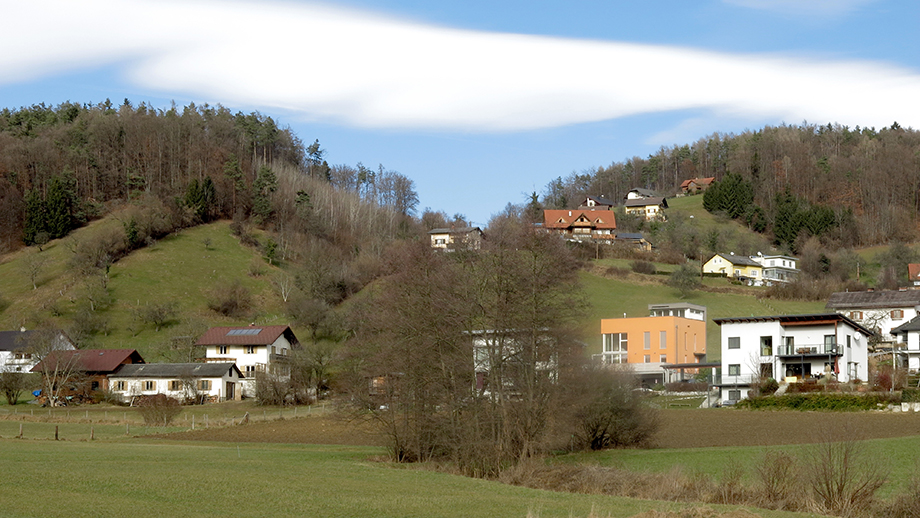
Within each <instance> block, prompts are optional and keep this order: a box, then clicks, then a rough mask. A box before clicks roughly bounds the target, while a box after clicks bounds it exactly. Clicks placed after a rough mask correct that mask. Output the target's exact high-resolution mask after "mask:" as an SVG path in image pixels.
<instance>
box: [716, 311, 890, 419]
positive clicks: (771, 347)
mask: <svg viewBox="0 0 920 518" xmlns="http://www.w3.org/2000/svg"><path fill="white" fill-rule="evenodd" d="M713 321H714V322H715V323H716V324H718V325H719V326H721V329H720V331H721V349H722V376H721V379H720V380H719V381H718V382H717V383H716V385H717V386H718V387H719V388H720V389H721V393H722V399H723V400H726V401H738V400H740V399H743V398H746V397H747V396H748V392H749V391H750V389H751V386H752V385H753V384H756V383H757V382H758V381H760V380H764V379H768V378H773V379H776V380H777V381H779V382H780V383H798V382H803V381H806V380H812V379H818V378H822V377H827V378H832V379H836V380H837V381H841V382H848V381H854V380H866V379H868V376H869V370H868V363H869V359H868V358H869V356H868V350H869V349H868V342H869V337H870V336H872V331H871V330H869V329H867V328H865V327H863V326H862V325H860V324H859V323H857V322H855V321H853V320H851V319H850V318H848V317H846V316H844V315H841V314H839V313H825V314H814V315H780V316H767V317H737V318H716V319H713Z"/></svg>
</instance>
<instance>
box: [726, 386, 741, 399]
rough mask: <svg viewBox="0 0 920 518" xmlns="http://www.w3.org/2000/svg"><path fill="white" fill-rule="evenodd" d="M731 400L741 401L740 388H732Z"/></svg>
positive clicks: (729, 393) (729, 397)
mask: <svg viewBox="0 0 920 518" xmlns="http://www.w3.org/2000/svg"><path fill="white" fill-rule="evenodd" d="M728 399H729V401H740V400H741V391H740V390H738V389H732V390H729V391H728Z"/></svg>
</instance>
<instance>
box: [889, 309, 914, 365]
mask: <svg viewBox="0 0 920 518" xmlns="http://www.w3.org/2000/svg"><path fill="white" fill-rule="evenodd" d="M891 334H892V336H894V337H895V338H896V339H897V342H896V343H895V344H894V345H895V347H892V351H896V354H897V357H898V358H899V362H898V363H899V366H903V367H907V369H908V370H910V371H911V372H918V371H920V316H916V317H914V318H912V319H910V320H909V321H907V322H905V323H903V324H901V325H899V326H898V327H895V328H893V329H892V330H891Z"/></svg>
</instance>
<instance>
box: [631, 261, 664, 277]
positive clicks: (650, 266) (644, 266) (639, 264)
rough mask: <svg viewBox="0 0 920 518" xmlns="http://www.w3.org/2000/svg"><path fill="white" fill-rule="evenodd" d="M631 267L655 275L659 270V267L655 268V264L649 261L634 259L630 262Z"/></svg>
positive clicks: (635, 270)
mask: <svg viewBox="0 0 920 518" xmlns="http://www.w3.org/2000/svg"><path fill="white" fill-rule="evenodd" d="M629 267H630V268H632V271H634V272H636V273H644V274H646V275H654V274H655V272H657V271H658V269H657V268H655V264H654V263H650V262H648V261H633V262H632V263H630V265H629Z"/></svg>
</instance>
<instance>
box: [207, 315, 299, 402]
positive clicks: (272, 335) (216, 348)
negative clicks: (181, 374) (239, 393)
mask: <svg viewBox="0 0 920 518" xmlns="http://www.w3.org/2000/svg"><path fill="white" fill-rule="evenodd" d="M196 345H201V346H204V347H205V358H204V361H206V362H214V363H235V364H236V365H237V367H238V368H239V369H240V371H241V372H242V373H243V376H244V378H245V379H244V380H243V381H242V386H243V395H244V396H251V395H253V394H254V393H255V376H256V373H258V372H266V373H270V374H273V375H276V376H281V377H289V376H290V367H289V361H290V358H289V355H290V354H291V353H292V351H293V350H294V349H299V348H300V342H299V341H298V340H297V337H296V336H294V332H293V331H291V328H290V327H289V326H285V325H280V326H255V325H249V326H245V327H212V328H211V329H209V330H208V331H207V332H206V333H205V334H204V335H202V336H201V338H199V339H198V342H197V343H196Z"/></svg>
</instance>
